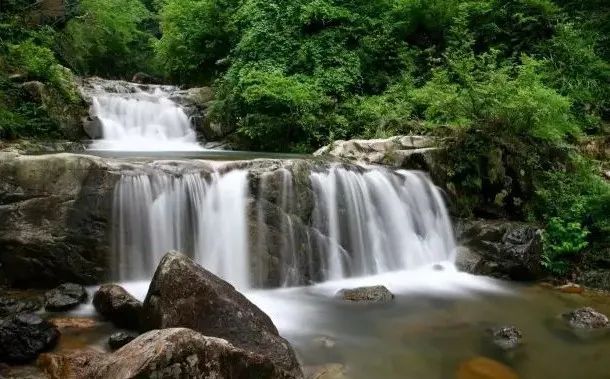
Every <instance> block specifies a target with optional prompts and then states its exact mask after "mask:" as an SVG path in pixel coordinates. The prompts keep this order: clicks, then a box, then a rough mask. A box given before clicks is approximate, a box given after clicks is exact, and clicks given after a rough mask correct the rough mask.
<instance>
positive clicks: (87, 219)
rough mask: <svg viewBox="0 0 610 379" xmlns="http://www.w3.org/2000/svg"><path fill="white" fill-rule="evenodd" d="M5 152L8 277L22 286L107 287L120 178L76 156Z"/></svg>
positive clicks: (4, 272)
mask: <svg viewBox="0 0 610 379" xmlns="http://www.w3.org/2000/svg"><path fill="white" fill-rule="evenodd" d="M2 155H3V154H2V153H0V278H4V279H6V280H7V282H8V284H9V285H11V286H15V287H27V288H33V287H44V288H49V287H53V286H57V285H59V284H61V283H65V282H74V283H80V284H95V283H99V282H100V281H101V280H102V278H103V277H104V275H105V271H106V270H107V267H108V257H109V256H110V246H109V245H110V241H111V240H110V238H109V235H108V230H109V226H110V220H109V218H110V216H111V215H112V195H113V191H114V183H115V182H116V180H118V178H119V175H118V173H116V172H114V171H112V169H111V167H110V165H109V164H108V161H107V160H104V159H102V158H98V157H94V156H85V155H76V154H63V153H62V154H50V155H27V156H26V155H12V156H7V155H3V156H2Z"/></svg>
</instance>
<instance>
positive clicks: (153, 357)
mask: <svg viewBox="0 0 610 379" xmlns="http://www.w3.org/2000/svg"><path fill="white" fill-rule="evenodd" d="M39 365H40V366H41V367H42V368H43V369H44V371H45V372H46V373H47V375H48V376H49V377H50V378H57V379H59V378H62V379H77V378H78V379H81V378H90V379H98V378H99V379H102V378H113V379H126V378H215V379H234V378H257V379H290V378H294V376H292V375H291V374H289V373H287V372H284V371H282V370H279V369H278V368H277V366H276V365H274V364H273V363H272V362H271V361H270V359H269V358H268V357H264V356H261V355H258V354H254V353H251V352H247V351H244V350H242V349H239V348H237V347H235V346H233V345H232V344H230V343H229V342H227V341H226V340H223V339H220V338H215V337H207V336H203V335H202V334H200V333H197V332H195V331H193V330H191V329H185V328H170V329H163V330H152V331H150V332H147V333H145V334H143V335H141V336H139V337H138V338H136V339H135V340H133V341H132V342H130V343H128V344H127V345H125V346H123V347H122V348H121V349H119V350H117V351H116V352H114V353H112V354H101V353H98V352H95V351H91V350H85V351H76V352H72V353H67V354H45V355H44V356H41V359H40V360H39Z"/></svg>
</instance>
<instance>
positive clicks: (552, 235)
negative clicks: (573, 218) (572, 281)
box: [542, 217, 589, 275]
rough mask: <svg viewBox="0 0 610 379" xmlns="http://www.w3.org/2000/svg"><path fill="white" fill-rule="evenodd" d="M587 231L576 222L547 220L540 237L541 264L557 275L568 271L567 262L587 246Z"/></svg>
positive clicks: (557, 219)
mask: <svg viewBox="0 0 610 379" xmlns="http://www.w3.org/2000/svg"><path fill="white" fill-rule="evenodd" d="M588 234H589V231H588V230H587V229H586V228H584V227H583V226H582V225H581V224H580V223H578V222H566V221H564V220H561V219H559V218H557V217H553V218H551V219H550V220H549V223H548V225H547V227H546V230H545V231H544V234H543V236H542V242H543V247H544V251H543V254H542V264H543V265H544V267H546V268H547V269H548V270H549V271H551V272H552V273H554V274H557V275H565V274H566V273H567V272H568V270H569V260H570V259H571V258H574V256H575V255H576V254H578V253H579V252H581V251H582V250H583V249H584V248H586V247H587V245H588V244H589V243H588V242H587V235H588Z"/></svg>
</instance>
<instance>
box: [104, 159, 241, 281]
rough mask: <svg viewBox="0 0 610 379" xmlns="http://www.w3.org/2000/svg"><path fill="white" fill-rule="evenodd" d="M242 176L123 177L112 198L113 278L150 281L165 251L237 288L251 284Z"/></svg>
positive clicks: (159, 174)
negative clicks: (183, 255) (181, 255)
mask: <svg viewBox="0 0 610 379" xmlns="http://www.w3.org/2000/svg"><path fill="white" fill-rule="evenodd" d="M246 174H247V173H246V172H245V171H240V170H237V171H232V172H229V173H227V174H225V175H220V174H218V173H213V174H212V175H210V177H209V178H207V179H206V178H203V177H202V176H201V175H200V174H186V175H182V176H175V175H172V174H168V173H155V174H154V175H144V174H140V175H123V176H122V177H121V179H120V180H119V182H118V183H117V185H116V187H115V194H114V220H115V224H114V228H115V230H114V232H113V240H114V243H113V245H114V251H115V259H114V267H113V269H114V273H115V276H116V277H117V279H120V280H135V279H144V278H149V277H150V275H151V274H152V273H153V272H154V270H155V267H156V266H157V264H158V263H159V261H160V260H161V258H162V257H163V254H165V253H166V252H167V251H169V250H179V251H181V252H184V253H186V254H189V255H190V256H192V257H193V258H195V259H196V260H197V261H198V262H200V263H201V264H203V265H204V266H205V267H206V268H207V269H209V270H210V271H212V272H214V273H215V274H217V275H219V276H221V277H222V278H224V279H225V280H227V281H229V282H231V283H232V284H233V285H235V286H236V287H238V288H244V287H247V286H248V284H249V270H248V254H247V238H246V235H247V230H246V212H245V210H246V203H245V201H246V185H247V181H246Z"/></svg>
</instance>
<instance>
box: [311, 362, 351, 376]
mask: <svg viewBox="0 0 610 379" xmlns="http://www.w3.org/2000/svg"><path fill="white" fill-rule="evenodd" d="M306 372H307V376H306V378H307V379H347V375H346V373H347V369H346V367H345V366H344V365H342V364H340V363H328V364H325V365H321V366H313V367H308V368H306Z"/></svg>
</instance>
